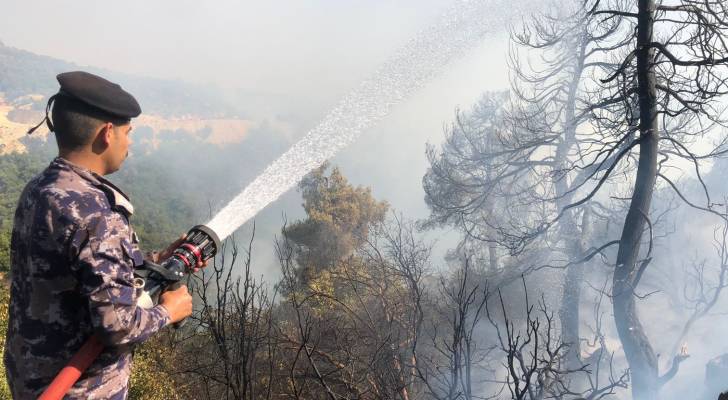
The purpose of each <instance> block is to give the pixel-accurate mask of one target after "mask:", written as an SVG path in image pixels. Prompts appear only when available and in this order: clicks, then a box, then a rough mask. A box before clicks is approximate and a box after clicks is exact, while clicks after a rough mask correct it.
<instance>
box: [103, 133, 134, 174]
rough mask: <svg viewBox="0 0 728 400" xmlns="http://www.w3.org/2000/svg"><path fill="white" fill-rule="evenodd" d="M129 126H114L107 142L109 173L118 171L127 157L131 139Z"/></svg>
mask: <svg viewBox="0 0 728 400" xmlns="http://www.w3.org/2000/svg"><path fill="white" fill-rule="evenodd" d="M130 133H131V124H130V123H126V124H124V125H114V128H113V133H112V135H111V140H110V141H109V165H108V169H109V173H112V172H115V171H118V170H119V168H121V164H123V163H124V160H126V157H128V156H129V145H130V144H131V139H130V138H129V134H130Z"/></svg>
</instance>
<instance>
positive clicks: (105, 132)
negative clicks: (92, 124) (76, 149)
mask: <svg viewBox="0 0 728 400" xmlns="http://www.w3.org/2000/svg"><path fill="white" fill-rule="evenodd" d="M97 129H98V130H97V131H96V136H95V138H94V141H93V143H92V144H91V149H92V151H93V152H94V153H96V154H101V153H103V152H104V151H105V150H106V149H107V148H108V147H109V144H110V143H111V135H112V134H113V133H114V125H113V124H112V123H111V122H107V123H105V124H103V125H101V126H99V127H98V128H97Z"/></svg>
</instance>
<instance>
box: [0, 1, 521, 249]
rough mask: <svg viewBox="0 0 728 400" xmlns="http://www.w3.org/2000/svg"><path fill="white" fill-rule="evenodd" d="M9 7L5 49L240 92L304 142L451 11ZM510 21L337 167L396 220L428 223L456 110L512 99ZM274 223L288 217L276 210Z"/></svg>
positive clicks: (376, 6) (360, 6)
mask: <svg viewBox="0 0 728 400" xmlns="http://www.w3.org/2000/svg"><path fill="white" fill-rule="evenodd" d="M493 1H494V4H498V3H497V2H498V0H493ZM3 3H4V4H3V7H2V8H3V13H2V15H0V40H2V41H3V42H4V43H5V44H6V45H9V46H13V47H17V48H21V49H24V50H28V51H31V52H34V53H38V54H43V55H48V56H51V57H55V58H59V59H63V60H66V61H70V62H74V63H76V64H79V65H82V66H83V65H92V66H95V67H101V68H107V69H110V70H114V71H119V72H124V73H131V74H135V75H141V76H147V77H154V78H164V79H178V80H183V81H187V82H194V83H200V84H203V85H214V86H219V87H221V88H225V89H234V90H241V91H243V92H245V93H248V94H250V96H246V98H248V99H251V100H250V101H252V102H256V101H257V102H261V103H265V104H251V108H253V109H256V110H266V112H267V113H273V114H279V115H286V116H291V118H292V120H295V121H297V123H298V126H296V127H295V128H296V129H298V130H300V132H301V135H302V134H304V133H305V132H306V131H308V130H309V129H311V128H313V127H314V126H315V125H316V123H317V122H318V121H319V120H320V119H321V118H322V117H323V116H324V115H325V114H326V112H327V111H328V110H329V109H330V108H331V107H333V106H334V105H335V104H336V103H337V101H338V100H339V99H340V98H341V97H343V96H344V95H345V94H346V93H347V92H348V91H349V90H350V89H352V88H354V87H356V85H357V84H358V83H359V82H360V81H361V80H363V79H365V78H366V77H367V76H368V75H369V74H371V73H372V72H373V71H375V70H376V68H377V67H378V66H379V65H380V64H382V63H383V62H385V61H386V60H387V59H388V57H390V56H391V55H392V54H393V53H394V52H395V51H396V50H397V49H398V48H400V47H401V46H403V45H404V44H405V43H406V42H407V41H408V40H409V39H410V38H412V37H414V36H415V35H416V34H417V33H418V32H419V31H421V30H423V29H425V28H426V27H428V26H429V25H430V24H432V23H433V22H434V21H436V20H437V19H438V17H439V16H440V15H442V13H443V12H444V11H445V10H446V9H447V8H448V7H450V6H451V5H452V4H454V0H416V1H415V0H400V1H397V2H393V1H383V0H376V1H373V0H369V1H354V0H346V1H341V0H339V1H334V0H313V1H267V2H263V1H231V0H223V1H215V2H200V1H187V0H184V1H174V2H173V1H168V0H159V1H139V0H133V1H124V2H98V1H91V0H80V1H73V2H57V1H49V0H42V1H33V2H21V1H10V2H8V1H4V2H3ZM512 4H516V3H512ZM524 4H525V3H524ZM503 11H504V15H505V14H508V13H510V12H512V10H511V9H510V7H509V9H504V10H503ZM506 21H508V18H506V17H504V16H503V15H498V13H497V12H496V13H494V15H493V16H492V20H491V21H487V22H486V23H490V24H492V25H493V33H492V35H490V36H488V37H487V38H486V39H485V40H484V41H483V42H482V43H481V44H480V45H479V46H477V47H476V48H475V49H473V51H471V52H470V53H468V54H466V55H465V56H464V57H462V58H461V59H459V60H457V61H456V62H455V63H453V64H452V65H451V66H450V67H449V68H448V69H447V70H446V71H445V73H444V74H443V75H441V76H440V77H438V78H436V79H434V80H433V81H431V82H430V83H429V84H427V85H426V86H425V87H424V88H423V89H422V90H420V91H418V92H416V93H415V94H414V95H413V96H412V97H411V98H410V99H409V100H408V101H405V102H404V103H402V104H400V105H399V106H397V107H395V108H394V109H393V110H392V113H391V114H390V115H389V116H388V117H387V118H385V119H384V120H383V121H382V122H381V123H379V124H378V125H376V126H375V127H373V128H372V129H370V130H369V131H367V132H365V133H364V134H363V135H362V137H360V138H359V140H358V141H357V142H355V143H354V144H353V145H352V146H349V147H348V148H347V149H345V150H344V151H343V152H341V153H340V154H339V155H338V156H337V157H335V158H334V159H333V160H332V162H333V163H334V164H337V165H339V166H340V167H341V168H342V171H343V172H344V174H345V175H346V176H347V177H349V178H350V180H351V181H353V182H354V183H356V184H360V185H365V186H370V187H372V190H373V194H374V195H375V197H377V198H379V199H384V200H387V201H388V202H389V203H390V204H391V205H392V207H393V208H394V209H396V210H397V211H399V212H402V213H404V214H405V215H406V216H408V217H410V218H415V219H417V218H423V217H425V216H427V207H426V205H425V203H424V192H423V190H422V187H421V178H422V175H423V174H424V173H425V171H426V168H427V162H426V159H425V154H424V153H425V152H424V150H425V144H426V143H428V142H429V143H434V144H438V143H440V142H441V140H442V138H443V126H445V125H446V124H448V123H449V121H451V120H452V119H453V116H454V113H455V110H456V109H458V108H460V109H465V110H467V109H468V108H469V107H470V106H471V105H472V104H473V103H474V102H475V101H476V100H477V99H478V98H479V97H480V96H481V94H482V93H483V92H484V91H486V90H502V89H506V88H507V86H508V73H507V68H506V62H505V56H506V51H507V39H506V38H507V36H506V35H505V28H506ZM268 103H271V104H268ZM265 117H267V116H264V115H260V116H258V118H265ZM252 118H253V119H255V118H256V116H255V115H253V116H252ZM284 203H285V202H284ZM284 203H281V204H284ZM287 204H290V202H288V203H287ZM266 212H267V213H272V214H273V215H280V214H281V213H282V212H286V210H281V209H280V207H278V208H276V204H273V205H272V206H271V207H269V210H267V211H266ZM294 214H295V213H294ZM435 235H436V236H438V235H443V233H442V232H439V233H435ZM451 242H452V241H450V242H449V243H450V244H451ZM445 247H449V245H447V246H445ZM443 252H444V247H443V248H442V249H441V251H440V252H439V253H438V254H440V255H441V254H442V253H443Z"/></svg>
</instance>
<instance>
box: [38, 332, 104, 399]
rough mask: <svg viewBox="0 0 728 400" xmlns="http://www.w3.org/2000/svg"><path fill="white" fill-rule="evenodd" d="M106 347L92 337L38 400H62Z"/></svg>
mask: <svg viewBox="0 0 728 400" xmlns="http://www.w3.org/2000/svg"><path fill="white" fill-rule="evenodd" d="M103 349H104V345H103V344H102V343H101V342H100V341H99V339H98V338H96V336H91V337H90V338H89V339H88V340H87V341H86V343H84V344H83V346H81V348H80V349H79V350H78V352H77V353H76V354H74V356H73V358H71V361H69V362H68V365H66V366H65V367H63V369H62V370H61V372H59V373H58V375H56V378H55V379H53V382H51V384H50V385H48V387H47V388H46V390H45V391H44V392H43V394H41V395H40V397H38V400H61V399H62V398H63V396H65V395H66V393H68V391H69V390H70V389H71V387H72V386H73V384H74V383H76V381H77V380H78V378H80V377H81V374H83V371H85V370H86V368H88V367H89V365H91V363H92V362H93V361H94V360H95V359H96V357H98V356H99V354H101V351H102V350H103Z"/></svg>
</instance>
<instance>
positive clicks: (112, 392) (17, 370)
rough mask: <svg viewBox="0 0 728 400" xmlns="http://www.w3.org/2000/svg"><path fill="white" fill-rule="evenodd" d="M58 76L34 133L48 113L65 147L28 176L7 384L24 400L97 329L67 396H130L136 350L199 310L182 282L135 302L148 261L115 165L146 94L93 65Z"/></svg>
mask: <svg viewBox="0 0 728 400" xmlns="http://www.w3.org/2000/svg"><path fill="white" fill-rule="evenodd" d="M57 79H58V83H59V84H60V89H59V91H58V93H57V94H55V95H54V96H52V97H51V98H50V99H49V101H48V105H47V107H46V117H45V118H44V120H43V121H41V123H40V124H38V126H36V127H35V128H33V129H31V131H30V132H29V133H31V132H32V131H33V130H35V129H37V128H38V127H39V126H40V125H42V124H43V123H46V124H47V125H48V127H49V128H50V130H51V131H53V133H54V134H55V138H56V142H57V144H58V157H56V158H55V159H54V160H53V161H52V162H51V163H50V165H49V166H48V167H47V168H46V169H45V170H44V171H43V172H42V173H41V174H40V175H38V176H36V177H35V178H33V179H32V180H31V181H30V182H29V183H28V184H27V186H26V187H25V189H24V190H23V192H22V194H21V196H20V200H19V201H18V206H17V210H16V212H15V217H14V225H13V233H12V239H11V296H10V319H9V324H8V331H7V336H6V339H5V340H6V342H5V360H4V362H5V367H6V371H7V376H8V383H9V384H10V389H11V391H12V393H13V397H14V398H15V399H16V400H17V399H35V398H37V397H38V396H39V395H40V394H41V393H42V392H43V390H44V389H45V388H46V387H47V386H48V384H49V383H50V382H51V381H52V380H53V378H54V376H55V375H56V374H57V373H58V372H59V371H60V370H61V368H63V366H64V365H65V364H66V363H67V362H68V360H69V359H70V358H71V357H72V356H73V355H74V354H75V353H76V351H77V350H78V349H79V348H80V347H81V345H82V344H83V343H84V342H85V341H86V340H87V339H88V338H89V337H91V336H92V335H96V336H97V337H98V338H99V339H100V341H101V342H102V343H103V344H104V345H105V349H104V351H103V352H102V353H101V355H100V356H99V357H98V358H97V359H96V360H95V361H94V363H93V364H92V365H91V366H90V368H89V369H88V370H87V371H86V372H85V373H84V374H83V375H82V376H81V378H80V379H79V381H78V382H76V384H75V385H74V386H73V388H72V389H71V390H70V392H69V393H68V395H67V397H66V398H67V399H125V398H126V396H127V392H128V383H129V375H130V369H131V362H132V349H133V348H134V346H135V345H137V344H139V343H141V342H143V341H145V340H147V339H149V338H150V337H151V336H152V335H154V334H155V333H157V332H158V331H159V330H160V329H162V328H163V327H164V326H166V325H169V324H171V323H174V322H177V321H181V320H182V319H184V318H185V317H187V316H189V315H190V314H191V312H192V298H191V296H190V295H189V293H188V291H187V288H186V287H184V286H183V287H180V288H179V289H177V290H174V291H168V292H165V293H164V294H162V295H161V297H160V301H159V304H158V305H156V306H154V307H153V308H149V309H143V308H141V307H138V306H137V305H136V298H137V296H138V294H139V293H138V291H137V289H135V287H134V284H133V278H134V276H133V272H134V268H135V266H139V265H140V264H141V263H143V261H144V260H143V253H142V252H141V250H140V248H139V240H138V238H137V235H136V234H135V233H134V230H133V229H132V227H131V225H130V223H129V220H130V218H131V216H132V215H133V214H134V207H133V206H132V204H131V202H130V200H129V197H128V196H127V195H125V194H124V192H122V191H121V190H120V189H119V188H117V187H116V186H114V185H113V184H112V183H111V182H109V181H108V180H106V179H105V178H104V176H105V175H108V174H111V173H113V172H115V171H117V170H119V168H121V166H122V164H123V163H124V160H125V159H126V157H127V155H128V148H129V144H130V142H131V141H130V131H131V130H132V127H131V123H130V122H131V119H132V118H135V117H137V116H138V115H139V114H140V113H141V108H140V107H139V104H138V103H137V101H136V100H135V99H134V97H133V96H132V95H131V94H129V93H128V92H126V91H124V90H123V89H122V88H121V87H120V86H119V85H117V84H115V83H112V82H109V81H107V80H105V79H103V78H101V77H99V76H96V75H93V74H90V73H86V72H80V71H76V72H67V73H62V74H60V75H58V76H57ZM51 108H52V112H51V114H50V115H49V111H50V109H51ZM175 246H176V244H173V245H172V246H170V249H172V248H174V247H175ZM168 254H169V251H167V252H162V253H161V256H162V258H164V257H165V255H168ZM155 261H158V260H155ZM198 267H202V265H198Z"/></svg>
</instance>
